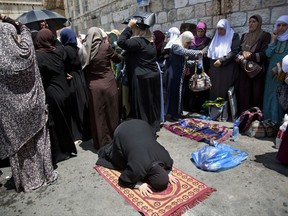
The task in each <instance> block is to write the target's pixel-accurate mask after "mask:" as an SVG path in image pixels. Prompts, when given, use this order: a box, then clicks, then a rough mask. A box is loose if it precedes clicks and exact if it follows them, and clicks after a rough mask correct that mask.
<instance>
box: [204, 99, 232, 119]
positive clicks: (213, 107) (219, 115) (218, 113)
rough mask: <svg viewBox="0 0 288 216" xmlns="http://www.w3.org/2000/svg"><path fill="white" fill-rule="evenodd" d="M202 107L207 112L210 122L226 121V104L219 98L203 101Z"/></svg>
mask: <svg viewBox="0 0 288 216" xmlns="http://www.w3.org/2000/svg"><path fill="white" fill-rule="evenodd" d="M202 107H203V108H204V109H207V110H208V113H209V116H210V118H211V120H214V121H226V120H227V119H228V103H227V101H225V100H224V99H223V98H221V97H218V98H216V99H215V100H207V101H205V103H204V104H203V105H202Z"/></svg>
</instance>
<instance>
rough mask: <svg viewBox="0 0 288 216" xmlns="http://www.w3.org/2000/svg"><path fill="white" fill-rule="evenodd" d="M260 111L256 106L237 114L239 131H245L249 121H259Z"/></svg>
mask: <svg viewBox="0 0 288 216" xmlns="http://www.w3.org/2000/svg"><path fill="white" fill-rule="evenodd" d="M262 116H263V114H262V111H261V110H260V109H259V108H258V107H252V108H250V109H248V110H246V111H244V112H243V113H241V115H240V116H239V125H238V127H239V131H240V132H241V133H242V132H245V131H246V130H248V128H249V126H250V125H251V123H252V122H253V121H255V120H258V121H261V120H262Z"/></svg>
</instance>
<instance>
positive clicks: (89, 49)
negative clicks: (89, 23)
mask: <svg viewBox="0 0 288 216" xmlns="http://www.w3.org/2000/svg"><path fill="white" fill-rule="evenodd" d="M103 32H104V31H103V30H102V29H100V28H97V27H91V28H90V29H89V30H88V32H87V35H86V37H85V41H84V43H83V46H82V47H81V49H80V50H79V57H80V61H81V65H82V69H84V68H85V67H86V66H87V65H89V63H90V61H91V60H92V59H93V58H94V57H95V56H96V54H97V53H98V51H99V46H100V44H101V43H102V42H103Z"/></svg>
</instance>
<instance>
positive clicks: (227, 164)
mask: <svg viewBox="0 0 288 216" xmlns="http://www.w3.org/2000/svg"><path fill="white" fill-rule="evenodd" d="M247 157H248V154H247V153H246V152H242V151H240V150H238V149H236V148H233V147H232V146H229V145H227V144H218V145H216V146H205V147H203V148H202V149H200V150H199V151H197V152H193V153H192V161H193V162H194V164H195V165H196V166H197V167H198V168H199V169H202V170H205V171H213V172H215V171H221V170H226V169H230V168H232V167H235V166H238V165H239V164H240V163H241V162H242V161H243V160H246V158H247Z"/></svg>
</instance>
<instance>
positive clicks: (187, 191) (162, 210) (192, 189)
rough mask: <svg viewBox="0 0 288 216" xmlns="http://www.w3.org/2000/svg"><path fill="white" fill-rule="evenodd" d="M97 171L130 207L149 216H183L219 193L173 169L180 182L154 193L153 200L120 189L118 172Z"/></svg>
mask: <svg viewBox="0 0 288 216" xmlns="http://www.w3.org/2000/svg"><path fill="white" fill-rule="evenodd" d="M95 169H96V170H97V171H98V172H99V173H100V175H101V176H102V177H103V178H104V179H105V180H106V181H108V182H109V184H110V185H111V186H112V187H113V188H114V189H115V190H116V191H117V192H118V193H119V194H120V195H121V196H122V197H123V198H124V199H125V200H126V201H127V202H128V203H130V204H131V205H132V206H133V207H134V208H135V209H136V210H137V211H139V212H140V213H142V214H143V215H146V216H148V215H153V216H156V215H157V216H158V215H162V216H168V215H174V216H176V215H182V214H183V213H185V212H186V211H187V210H188V209H190V208H192V207H194V206H195V205H197V204H199V203H200V202H201V201H203V200H205V199H206V198H208V196H209V195H210V194H211V193H212V192H213V191H216V189H214V188H210V187H208V186H207V185H206V184H204V183H202V182H200V181H198V180H197V179H195V178H193V177H192V176H190V175H188V174H186V173H184V172H182V171H181V170H179V169H177V168H175V167H173V169H172V174H173V175H174V176H175V177H176V178H177V179H178V182H177V183H176V184H170V183H169V184H168V188H167V189H166V190H164V191H162V192H153V193H152V194H151V195H150V196H148V197H143V196H142V195H141V194H140V192H139V190H137V189H130V188H123V187H121V186H119V184H118V178H119V176H120V172H119V171H116V170H112V169H108V168H105V167H102V166H99V165H97V166H95Z"/></svg>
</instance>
